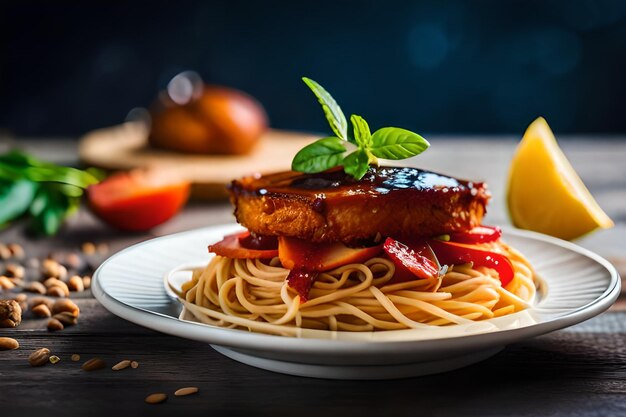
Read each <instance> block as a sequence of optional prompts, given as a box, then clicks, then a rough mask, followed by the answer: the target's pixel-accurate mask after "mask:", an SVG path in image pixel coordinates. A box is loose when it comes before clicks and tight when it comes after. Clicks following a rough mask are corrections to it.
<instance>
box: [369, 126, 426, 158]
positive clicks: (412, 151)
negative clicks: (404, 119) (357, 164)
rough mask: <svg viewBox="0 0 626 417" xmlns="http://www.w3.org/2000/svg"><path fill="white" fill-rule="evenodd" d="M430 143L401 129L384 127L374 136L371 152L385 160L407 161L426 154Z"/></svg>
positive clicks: (415, 134)
mask: <svg viewBox="0 0 626 417" xmlns="http://www.w3.org/2000/svg"><path fill="white" fill-rule="evenodd" d="M429 146H430V143H428V141H427V140H426V139H424V138H423V137H421V136H420V135H418V134H417V133H413V132H411V131H410V130H406V129H401V128H399V127H383V128H382V129H378V130H377V131H376V132H374V134H373V135H372V145H371V147H370V149H369V150H370V151H371V152H372V154H373V155H374V156H377V157H379V158H383V159H393V160H398V159H406V158H410V157H412V156H415V155H419V154H420V153H422V152H424V151H425V150H426V149H428V147H429Z"/></svg>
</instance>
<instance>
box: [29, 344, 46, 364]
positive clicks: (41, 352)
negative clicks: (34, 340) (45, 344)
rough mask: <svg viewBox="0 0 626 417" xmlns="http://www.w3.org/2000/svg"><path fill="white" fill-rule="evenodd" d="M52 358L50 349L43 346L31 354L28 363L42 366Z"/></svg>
mask: <svg viewBox="0 0 626 417" xmlns="http://www.w3.org/2000/svg"><path fill="white" fill-rule="evenodd" d="M49 359H50V349H47V348H41V349H38V350H36V351H34V352H33V353H31V354H30V356H29V357H28V363H30V366H42V365H45V364H46V363H48V360H49Z"/></svg>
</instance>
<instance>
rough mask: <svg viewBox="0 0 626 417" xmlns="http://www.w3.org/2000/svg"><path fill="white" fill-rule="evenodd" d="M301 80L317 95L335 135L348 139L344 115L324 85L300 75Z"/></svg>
mask: <svg viewBox="0 0 626 417" xmlns="http://www.w3.org/2000/svg"><path fill="white" fill-rule="evenodd" d="M302 81H304V83H305V84H306V85H307V86H308V87H309V88H310V89H311V91H313V94H315V97H317V101H319V103H320V104H321V105H322V109H323V110H324V115H325V116H326V120H328V124H329V125H330V128H331V129H332V130H333V132H335V135H337V137H339V138H340V139H343V140H348V122H347V121H346V116H344V115H343V112H342V111H341V107H339V104H337V102H336V101H335V99H334V98H333V96H331V95H330V93H329V92H328V91H326V90H325V89H324V87H322V86H321V85H319V84H318V83H317V82H315V81H313V80H312V79H310V78H307V77H302Z"/></svg>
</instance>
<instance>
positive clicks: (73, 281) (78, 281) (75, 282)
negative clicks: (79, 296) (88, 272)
mask: <svg viewBox="0 0 626 417" xmlns="http://www.w3.org/2000/svg"><path fill="white" fill-rule="evenodd" d="M67 286H68V288H69V289H70V291H77V292H81V291H85V284H83V279H82V278H81V277H79V276H78V275H74V276H73V277H72V278H70V280H69V281H68V282H67Z"/></svg>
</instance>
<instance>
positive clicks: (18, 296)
mask: <svg viewBox="0 0 626 417" xmlns="http://www.w3.org/2000/svg"><path fill="white" fill-rule="evenodd" d="M27 298H28V296H27V295H26V294H22V293H20V294H16V295H15V297H13V299H14V300H15V301H17V302H18V303H22V302H24V301H26V299H27Z"/></svg>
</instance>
